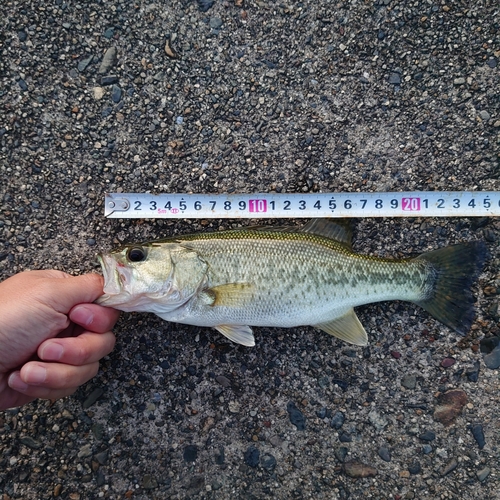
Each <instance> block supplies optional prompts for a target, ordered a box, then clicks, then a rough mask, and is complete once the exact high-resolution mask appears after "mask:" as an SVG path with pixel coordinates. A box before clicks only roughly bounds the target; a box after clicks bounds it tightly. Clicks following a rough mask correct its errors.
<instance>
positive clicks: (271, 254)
mask: <svg viewBox="0 0 500 500" xmlns="http://www.w3.org/2000/svg"><path fill="white" fill-rule="evenodd" d="M485 255H486V250H485V246H484V243H482V242H471V243H464V244H461V245H455V246H452V247H447V248H444V249H441V250H437V251H434V252H430V253H427V254H424V255H421V256H419V257H417V258H415V259H405V260H390V259H383V258H378V257H374V256H364V255H359V254H356V253H354V252H353V251H352V250H351V243H350V229H349V228H348V226H347V225H346V224H345V223H343V222H338V221H332V220H325V219H313V220H312V221H310V222H309V223H308V224H306V225H305V226H304V227H302V228H294V227H285V228H269V227H254V228H246V229H245V228H244V229H239V230H232V231H222V232H215V233H199V234H193V235H186V236H178V237H173V238H166V239H163V240H158V241H154V242H146V243H141V244H137V245H130V246H126V247H124V248H122V249H119V250H116V251H114V252H111V253H110V254H105V255H102V256H101V262H102V266H103V272H104V277H105V286H104V292H105V295H104V296H103V297H101V298H100V299H99V303H101V304H103V305H107V306H110V307H116V308H118V309H122V310H125V311H144V312H153V313H156V314H157V315H158V316H160V317H161V318H163V319H166V320H168V321H173V322H179V323H186V324H190V325H196V326H211V327H215V328H216V329H217V330H219V331H220V332H222V333H223V334H224V335H226V336H227V337H228V338H230V339H231V340H234V341H236V342H239V343H242V344H244V345H253V343H254V338H253V333H252V330H251V328H250V327H251V326H267V327H295V326H302V325H313V326H316V327H318V328H320V329H322V330H324V331H326V332H327V333H329V334H331V335H335V336H337V337H339V338H341V339H343V340H346V341H348V342H351V343H354V344H358V345H365V344H366V343H367V341H368V340H367V335H366V332H365V330H364V328H363V327H362V325H361V323H360V322H359V320H358V319H357V317H356V315H355V313H354V310H353V308H354V307H356V306H359V305H362V304H368V303H373V302H379V301H385V300H406V301H411V302H414V303H416V304H418V305H420V306H422V307H423V308H424V309H426V310H427V311H429V312H430V313H431V314H432V315H433V316H435V317H436V318H437V319H439V320H440V321H442V322H443V323H445V324H447V325H448V326H450V327H451V328H454V329H455V330H456V331H458V332H461V333H463V332H464V331H466V330H467V329H468V328H469V327H470V324H471V322H472V319H473V298H472V294H471V292H470V286H471V284H472V282H473V280H474V279H475V278H476V277H477V275H478V274H479V272H480V269H481V267H482V265H483V262H484V259H485Z"/></svg>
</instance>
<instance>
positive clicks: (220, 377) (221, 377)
mask: <svg viewBox="0 0 500 500" xmlns="http://www.w3.org/2000/svg"><path fill="white" fill-rule="evenodd" d="M215 380H216V381H217V382H218V383H219V384H220V385H222V387H230V386H231V381H230V380H229V379H228V378H227V377H224V375H218V376H217V377H215Z"/></svg>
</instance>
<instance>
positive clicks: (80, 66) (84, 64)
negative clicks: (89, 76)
mask: <svg viewBox="0 0 500 500" xmlns="http://www.w3.org/2000/svg"><path fill="white" fill-rule="evenodd" d="M93 59H94V56H89V57H86V58H85V59H82V60H81V61H79V62H78V66H77V67H78V71H79V72H80V73H83V72H84V71H85V70H86V69H87V68H88V66H89V64H90V63H91V62H92V60H93Z"/></svg>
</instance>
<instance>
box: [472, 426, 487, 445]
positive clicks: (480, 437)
mask: <svg viewBox="0 0 500 500" xmlns="http://www.w3.org/2000/svg"><path fill="white" fill-rule="evenodd" d="M470 430H471V432H472V435H473V436H474V439H475V440H476V443H477V445H478V446H479V449H480V450H482V449H483V448H484V445H485V444H486V440H485V439H484V431H483V426H482V425H481V424H474V425H471V427H470Z"/></svg>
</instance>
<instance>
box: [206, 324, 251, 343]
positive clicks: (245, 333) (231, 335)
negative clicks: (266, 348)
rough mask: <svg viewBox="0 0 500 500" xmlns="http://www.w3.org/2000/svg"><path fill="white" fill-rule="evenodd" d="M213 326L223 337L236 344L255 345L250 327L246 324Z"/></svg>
mask: <svg viewBox="0 0 500 500" xmlns="http://www.w3.org/2000/svg"><path fill="white" fill-rule="evenodd" d="M214 328H215V329H216V330H217V331H219V332H220V333H222V335H224V337H227V338H228V339H229V340H232V341H233V342H236V343H237V344H241V345H246V346H247V347H253V346H254V345H255V338H254V336H253V332H252V329H251V328H250V327H249V326H248V325H218V326H216V327H214Z"/></svg>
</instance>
